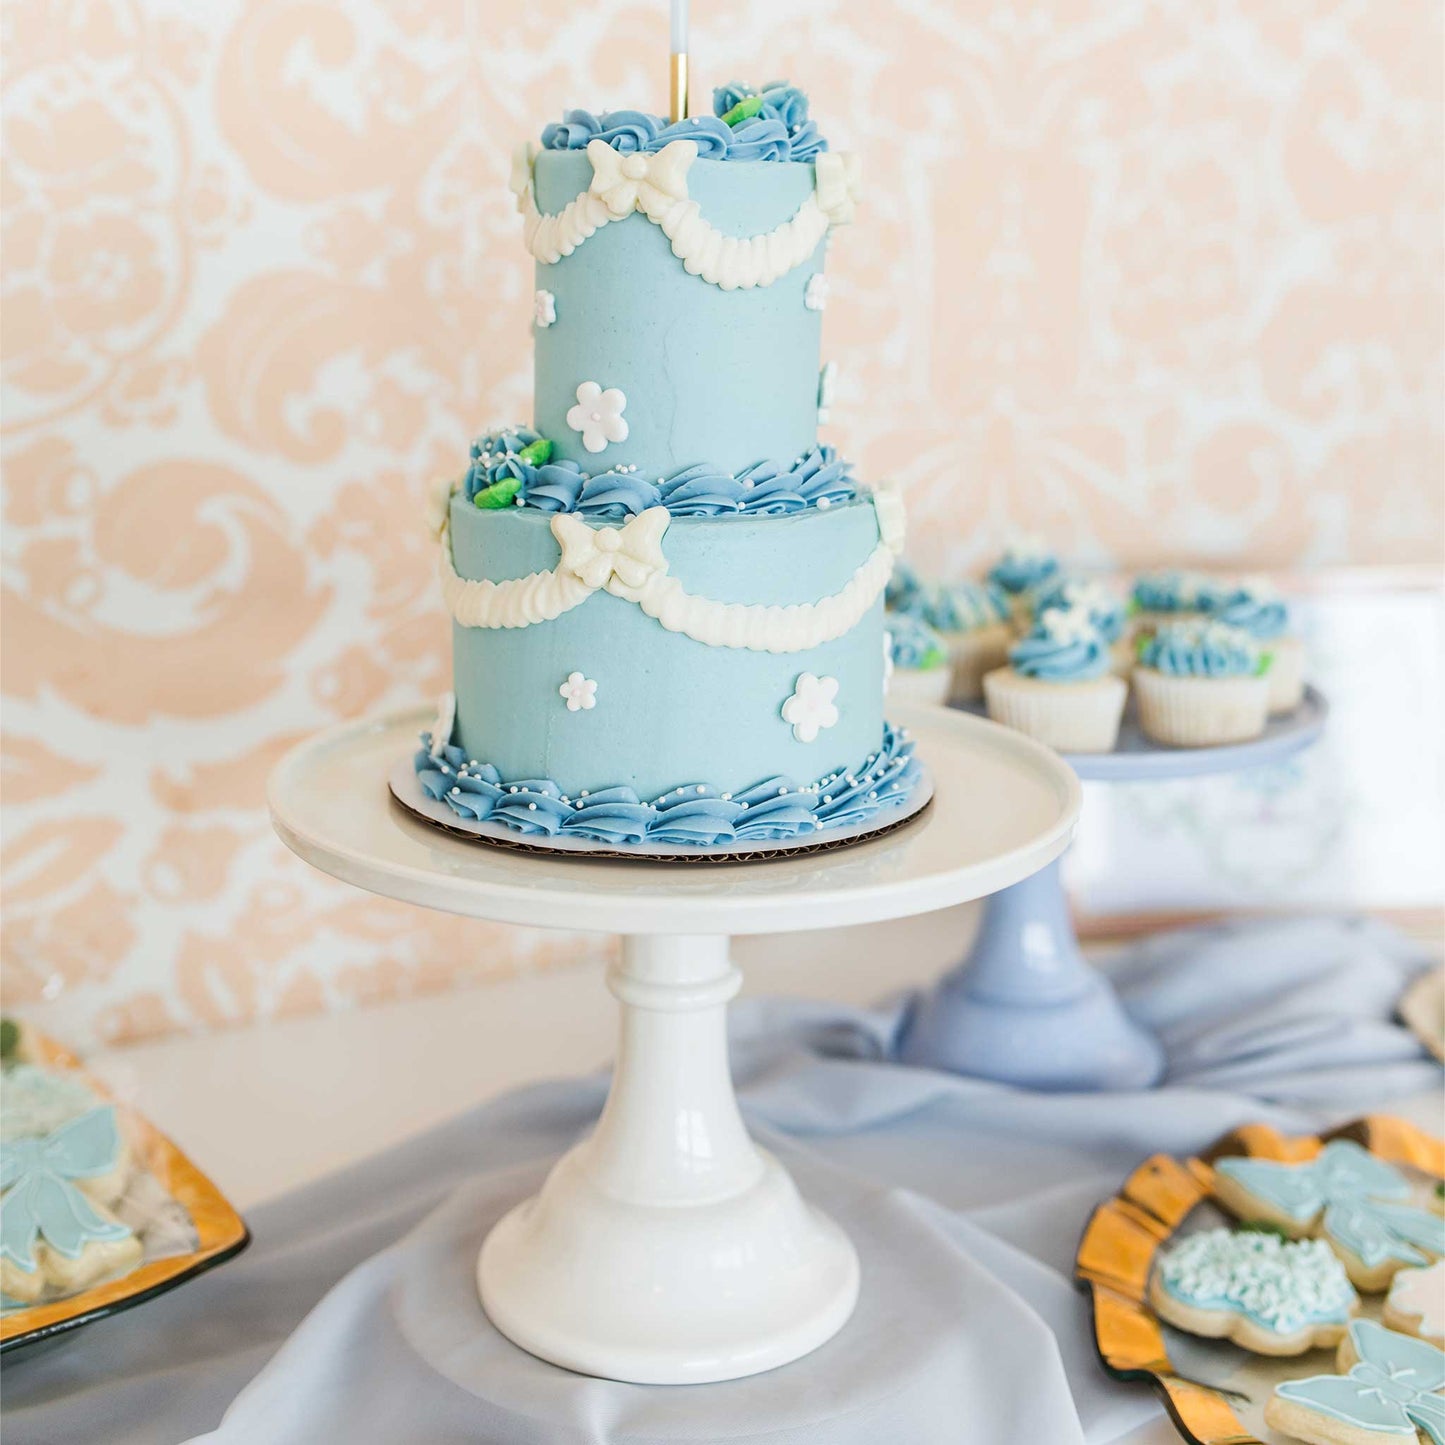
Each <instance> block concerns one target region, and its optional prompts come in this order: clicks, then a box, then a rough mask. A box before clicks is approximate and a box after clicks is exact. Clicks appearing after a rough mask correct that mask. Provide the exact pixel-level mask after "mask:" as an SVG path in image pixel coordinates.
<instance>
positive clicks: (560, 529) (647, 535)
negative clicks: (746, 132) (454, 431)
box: [552, 141, 691, 602]
mask: <svg viewBox="0 0 1445 1445" xmlns="http://www.w3.org/2000/svg"><path fill="white" fill-rule="evenodd" d="M674 144H678V145H680V144H682V142H680V141H678V142H674ZM688 144H689V145H690V144H691V142H690V141H689V142H688ZM670 520H671V517H670V516H669V514H668V510H667V508H666V507H649V508H648V509H647V510H646V511H645V512H643V513H642V514H641V515H639V516H636V517H633V518H632V520H631V521H630V522H628V523H626V524H625V525H624V526H622V527H598V528H595V529H594V528H592V527H589V526H588V525H587V523H586V522H584V521H582V520H581V518H580V517H577V516H574V515H572V514H571V513H568V512H560V513H558V514H557V516H555V517H553V518H552V535H553V536H554V537H556V539H557V544H558V546H560V547H561V549H562V561H561V563H560V564H559V567H558V570H559V571H561V572H570V573H571V574H572V575H573V576H574V577H576V578H577V579H578V580H579V581H580V582H582V583H583V584H584V585H586V586H588V587H591V588H592V589H593V590H594V591H595V590H596V589H597V588H599V587H600V588H605V589H606V590H607V591H608V592H610V593H612V595H613V596H614V597H621V598H624V599H625V600H626V601H628V602H636V601H637V599H638V597H639V596H641V594H642V591H643V589H644V588H645V587H646V586H647V584H648V583H649V582H651V581H652V579H653V578H654V577H660V576H662V575H663V574H664V573H665V572H666V571H667V558H666V557H664V556H663V555H662V534H663V533H664V532H666V531H667V524H668V522H669V521H670Z"/></svg>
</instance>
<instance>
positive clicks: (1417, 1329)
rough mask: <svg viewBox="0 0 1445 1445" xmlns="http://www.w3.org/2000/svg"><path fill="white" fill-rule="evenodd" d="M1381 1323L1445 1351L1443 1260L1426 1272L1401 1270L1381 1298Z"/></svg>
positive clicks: (1444, 1275)
mask: <svg viewBox="0 0 1445 1445" xmlns="http://www.w3.org/2000/svg"><path fill="white" fill-rule="evenodd" d="M1384 1319H1385V1323H1386V1324H1387V1325H1388V1326H1389V1327H1390V1328H1391V1329H1392V1330H1399V1331H1400V1333H1401V1334H1404V1335H1419V1336H1420V1338H1421V1339H1422V1340H1429V1342H1430V1343H1431V1344H1432V1345H1439V1346H1441V1347H1442V1348H1445V1260H1439V1259H1437V1260H1436V1261H1435V1263H1434V1264H1432V1265H1431V1266H1430V1267H1429V1268H1428V1269H1402V1270H1400V1272H1399V1273H1398V1274H1396V1276H1395V1277H1394V1279H1392V1280H1391V1281H1390V1293H1389V1294H1388V1295H1386V1296H1385V1309H1384Z"/></svg>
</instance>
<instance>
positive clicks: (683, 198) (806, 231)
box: [511, 140, 862, 291]
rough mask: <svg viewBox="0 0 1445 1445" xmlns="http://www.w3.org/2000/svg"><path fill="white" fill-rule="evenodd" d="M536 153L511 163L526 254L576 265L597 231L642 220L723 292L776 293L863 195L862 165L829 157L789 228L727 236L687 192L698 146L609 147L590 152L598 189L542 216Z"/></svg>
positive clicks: (528, 149)
mask: <svg viewBox="0 0 1445 1445" xmlns="http://www.w3.org/2000/svg"><path fill="white" fill-rule="evenodd" d="M536 155H537V152H536V148H535V147H534V146H532V145H531V144H527V145H523V146H520V147H518V149H517V150H516V152H514V154H513V157H512V181H511V185H512V191H513V193H514V194H515V196H516V198H517V209H518V210H519V211H520V212H521V213H522V230H523V236H524V238H525V240H526V244H527V249H528V250H529V251H530V252H531V253H532V256H533V258H534V259H535V260H537V261H540V262H541V263H542V265H544V266H553V265H556V263H557V262H558V261H560V260H561V259H562V258H563V257H564V256H570V255H571V254H572V253H573V251H575V250H576V249H577V248H578V246H580V245H581V244H582V243H583V242H584V241H585V240H587V238H588V237H589V236H591V235H592V234H593V233H594V232H596V231H599V230H601V228H602V227H603V226H605V225H608V224H609V223H610V222H612V221H621V220H625V219H626V218H627V217H628V216H630V215H632V214H633V213H634V212H635V211H636V212H640V213H641V214H642V215H644V216H646V217H647V219H648V220H649V221H651V222H652V223H653V225H655V226H657V227H658V228H659V229H660V230H661V231H662V233H663V235H665V236H666V237H667V239H668V240H669V241H671V242H672V253H673V255H674V256H676V257H677V258H678V259H679V260H680V261H681V262H682V264H683V269H684V270H685V271H687V273H688V274H689V275H691V276H698V277H701V279H702V280H704V281H707V282H709V283H710V284H712V285H714V286H717V287H719V288H720V289H721V290H723V291H737V290H746V289H748V288H751V287H753V286H771V285H772V284H773V282H774V281H776V280H777V279H778V278H779V277H780V276H786V275H787V274H788V272H789V271H791V270H793V269H794V268H795V267H797V266H801V265H802V264H803V262H805V261H806V260H807V259H808V258H809V257H810V256H811V255H812V254H813V252H814V251H815V250H816V249H817V246H818V242H819V241H821V240H822V239H823V237H824V236H825V235H827V233H828V230H829V228H830V227H833V226H843V225H847V223H848V222H849V221H851V220H852V219H853V212H854V210H855V209H856V207H857V203H858V196H859V193H860V191H861V189H862V186H861V179H860V171H859V167H858V160H857V157H855V156H850V155H844V154H842V153H840V152H838V151H825V152H824V153H823V154H822V155H820V156H819V157H818V159H817V160H816V162H814V166H813V194H812V195H810V196H808V197H807V199H806V200H804V202H803V203H802V205H800V206H799V207H798V209H797V210H796V211H794V212H793V214H792V216H791V217H790V218H789V219H788V220H786V221H784V222H783V223H782V225H780V226H777V227H775V228H774V229H773V230H771V231H765V232H761V233H760V234H758V235H756V236H726V235H724V234H723V233H722V232H721V231H719V230H718V229H717V228H716V227H715V226H713V225H712V224H711V223H710V222H708V221H706V220H704V219H703V216H702V209H701V207H700V206H699V205H698V203H697V202H696V201H694V200H692V199H691V198H690V197H689V196H688V193H687V174H688V171H689V170H690V169H691V167H692V164H693V162H694V161H696V159H697V146H696V144H695V143H694V142H692V141H690V140H675V141H672V142H671V143H670V144H668V145H665V146H664V147H663V148H662V149H661V150H660V151H656V152H654V153H651V154H648V153H637V152H634V153H632V154H629V155H624V154H623V153H622V152H621V151H619V150H615V149H614V148H613V147H612V146H610V145H608V144H607V142H606V141H601V140H592V141H589V142H588V143H587V159H588V160H589V161H591V162H592V182H591V184H590V185H589V186H588V187H587V189H586V190H585V191H583V192H582V193H581V194H580V195H578V196H577V197H575V198H574V199H573V200H571V201H569V202H568V203H567V204H566V205H565V206H564V207H563V208H562V209H561V210H560V211H558V212H557V213H556V214H555V215H543V214H542V212H541V211H539V210H538V209H537V196H536V191H535V189H534V187H533V185H532V167H533V164H534V162H535V160H536Z"/></svg>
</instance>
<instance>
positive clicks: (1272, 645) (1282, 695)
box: [1264, 637, 1305, 717]
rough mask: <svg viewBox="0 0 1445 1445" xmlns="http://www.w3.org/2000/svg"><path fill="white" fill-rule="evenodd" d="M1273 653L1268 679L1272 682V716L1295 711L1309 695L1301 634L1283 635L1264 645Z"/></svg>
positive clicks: (1270, 710)
mask: <svg viewBox="0 0 1445 1445" xmlns="http://www.w3.org/2000/svg"><path fill="white" fill-rule="evenodd" d="M1264 647H1265V650H1266V651H1268V652H1270V653H1271V654H1273V657H1272V660H1271V662H1270V664H1269V671H1268V672H1267V673H1265V675H1264V676H1265V681H1267V682H1268V683H1269V715H1270V716H1271V717H1277V716H1278V715H1279V714H1280V713H1285V712H1293V711H1294V710H1295V708H1297V707H1298V706H1299V705H1300V702H1301V701H1302V700H1303V698H1304V695H1305V649H1304V644H1303V643H1302V642H1301V641H1300V640H1299V638H1297V637H1280V638H1276V639H1275V641H1273V642H1266V643H1265V644H1264Z"/></svg>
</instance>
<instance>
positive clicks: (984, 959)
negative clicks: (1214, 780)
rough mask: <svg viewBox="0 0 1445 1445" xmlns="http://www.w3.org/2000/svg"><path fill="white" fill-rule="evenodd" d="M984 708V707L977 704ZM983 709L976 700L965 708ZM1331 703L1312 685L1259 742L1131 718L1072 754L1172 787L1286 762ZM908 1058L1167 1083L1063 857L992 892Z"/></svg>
mask: <svg viewBox="0 0 1445 1445" xmlns="http://www.w3.org/2000/svg"><path fill="white" fill-rule="evenodd" d="M979 706H980V707H981V705H979ZM962 711H963V712H964V714H965V715H966V716H973V715H976V714H975V713H974V709H973V708H972V707H969V708H966V709H963V710H962ZM1328 713H1329V707H1328V705H1327V703H1326V701H1325V699H1324V697H1323V696H1322V695H1321V694H1320V693H1319V692H1317V691H1316V690H1315V689H1314V688H1309V689H1307V690H1306V693H1305V697H1304V700H1303V701H1302V702H1301V703H1300V705H1299V707H1297V708H1296V709H1295V710H1294V711H1293V712H1291V713H1289V714H1287V715H1286V716H1283V717H1279V718H1274V719H1271V721H1270V723H1269V725H1268V727H1267V728H1266V729H1265V732H1264V735H1263V736H1262V737H1259V738H1256V739H1255V740H1254V741H1252V742H1248V743H1237V744H1233V745H1230V746H1226V747H1217V748H1169V747H1163V746H1160V745H1158V744H1155V743H1151V742H1150V741H1149V740H1148V739H1147V738H1146V737H1144V735H1143V734H1142V733H1141V732H1140V731H1139V727H1138V724H1137V723H1136V722H1135V721H1134V719H1133V717H1132V715H1130V716H1126V717H1125V720H1124V725H1123V727H1122V728H1121V729H1120V732H1119V745H1118V747H1117V748H1116V749H1115V750H1114V751H1113V752H1111V753H1074V754H1070V755H1068V757H1067V761H1068V762H1069V764H1070V765H1071V766H1072V767H1073V769H1074V771H1075V772H1076V773H1077V774H1078V776H1079V777H1080V778H1082V779H1084V780H1085V781H1086V782H1088V781H1098V782H1114V783H1123V782H1140V783H1143V782H1163V781H1165V780H1168V779H1176V778H1195V777H1202V776H1205V775H1207V774H1211V773H1230V772H1238V771H1239V770H1241V769H1243V768H1251V767H1262V766H1264V765H1266V764H1270V763H1278V762H1282V761H1284V760H1285V759H1287V758H1289V757H1292V756H1293V755H1294V754H1295V753H1298V752H1300V751H1301V750H1302V749H1304V748H1307V747H1309V746H1310V745H1311V744H1312V743H1314V742H1315V741H1316V740H1317V739H1318V738H1319V736H1320V733H1321V732H1322V731H1323V729H1324V725H1325V720H1326V717H1327V716H1328ZM899 1055H900V1057H901V1058H902V1059H903V1060H904V1061H905V1062H907V1063H911V1064H921V1065H925V1066H927V1067H930V1068H940V1069H948V1070H951V1071H952V1072H954V1073H961V1074H973V1075H978V1076H981V1077H984V1078H990V1079H998V1080H1000V1081H1002V1082H1004V1083H1009V1084H1016V1085H1022V1086H1025V1087H1028V1088H1036V1089H1060V1090H1063V1089H1071V1090H1078V1089H1135V1088H1147V1087H1149V1086H1150V1085H1152V1084H1156V1083H1158V1081H1159V1079H1160V1077H1161V1075H1162V1074H1163V1071H1164V1051H1163V1049H1162V1047H1161V1046H1160V1044H1159V1041H1158V1040H1157V1039H1156V1038H1154V1037H1153V1035H1152V1034H1149V1033H1147V1032H1146V1031H1145V1030H1144V1029H1142V1028H1140V1027H1139V1025H1138V1024H1136V1023H1135V1022H1134V1021H1133V1020H1132V1019H1131V1018H1129V1016H1128V1015H1127V1014H1126V1013H1125V1012H1124V1009H1123V1007H1122V1005H1121V1004H1120V1003H1119V1000H1118V997H1117V996H1116V994H1115V993H1114V990H1113V988H1112V987H1111V986H1110V984H1109V983H1108V981H1107V980H1106V979H1105V978H1104V977H1103V976H1102V975H1101V974H1099V973H1098V972H1096V971H1095V970H1094V969H1093V968H1092V967H1091V966H1090V965H1089V963H1088V962H1087V960H1086V959H1085V958H1084V955H1083V952H1082V950H1081V949H1080V948H1079V943H1078V939H1077V937H1076V936H1075V934H1074V927H1073V923H1072V921H1071V920H1070V917H1069V905H1068V900H1067V898H1066V896H1065V894H1064V886H1063V880H1062V878H1061V876H1060V865H1059V863H1058V862H1057V861H1055V862H1052V863H1050V864H1049V865H1048V866H1047V867H1045V868H1043V869H1041V870H1039V871H1038V872H1037V873H1035V874H1033V875H1032V876H1030V877H1029V878H1026V879H1024V880H1023V881H1022V882H1020V883H1017V884H1015V885H1013V886H1012V887H1010V888H1006V889H1003V890H1001V891H1000V892H998V893H996V894H994V895H993V896H992V897H991V898H990V899H989V900H988V903H987V904H986V906H985V908H984V916H983V921H982V923H981V925H980V927H979V932H978V936H977V938H976V939H975V940H974V944H973V948H972V949H971V951H970V953H969V955H968V957H967V959H965V960H964V962H963V964H962V965H960V967H959V968H957V969H956V970H954V971H953V972H952V973H949V974H947V975H946V976H945V977H944V978H943V979H942V980H940V981H939V983H938V984H937V985H935V987H934V988H933V989H932V990H931V991H930V992H929V993H927V994H926V995H924V996H923V997H922V998H921V999H920V1000H919V1001H918V1002H917V1003H916V1004H915V1005H914V1007H913V1009H912V1011H911V1013H910V1015H909V1018H908V1020H907V1022H906V1024H905V1026H904V1028H903V1030H902V1033H901V1036H900V1043H899Z"/></svg>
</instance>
